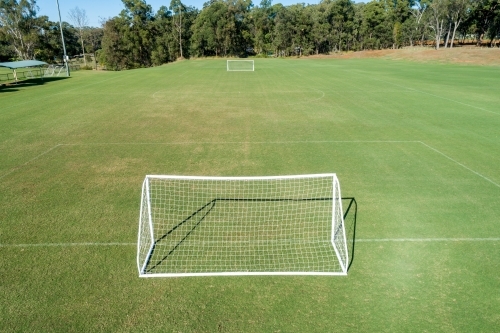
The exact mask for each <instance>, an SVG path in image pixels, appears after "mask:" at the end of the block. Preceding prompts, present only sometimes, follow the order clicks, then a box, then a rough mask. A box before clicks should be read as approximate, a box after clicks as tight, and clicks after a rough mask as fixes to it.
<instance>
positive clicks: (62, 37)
mask: <svg viewBox="0 0 500 333" xmlns="http://www.w3.org/2000/svg"><path fill="white" fill-rule="evenodd" d="M56 3H57V12H58V13H59V28H60V29H61V40H62V45H63V51H64V63H65V64H66V75H67V76H69V64H68V56H67V55H66V45H65V44H64V35H63V28H62V23H61V10H60V9H59V0H56Z"/></svg>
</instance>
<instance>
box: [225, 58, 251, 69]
mask: <svg viewBox="0 0 500 333" xmlns="http://www.w3.org/2000/svg"><path fill="white" fill-rule="evenodd" d="M254 69H255V66H254V62H253V60H228V61H227V71H228V72H253V71H254Z"/></svg>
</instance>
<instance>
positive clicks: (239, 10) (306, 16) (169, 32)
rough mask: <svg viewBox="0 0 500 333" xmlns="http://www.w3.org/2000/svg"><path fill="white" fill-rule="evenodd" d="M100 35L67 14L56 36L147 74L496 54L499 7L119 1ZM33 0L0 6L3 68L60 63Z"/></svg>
mask: <svg viewBox="0 0 500 333" xmlns="http://www.w3.org/2000/svg"><path fill="white" fill-rule="evenodd" d="M122 2H123V5H124V8H123V10H122V11H121V13H119V15H117V16H115V17H113V18H109V19H107V20H104V21H103V22H102V25H101V27H88V26H87V25H86V22H87V20H86V16H85V11H84V10H80V9H79V8H78V7H77V8H75V9H74V10H72V12H71V13H70V14H72V15H70V17H71V18H72V20H71V21H72V22H71V23H67V22H63V23H62V29H63V33H64V40H65V45H66V49H67V53H68V54H69V55H72V56H79V55H81V54H85V52H87V53H90V54H96V58H97V59H98V61H99V62H100V64H101V65H103V66H105V67H106V68H107V69H112V70H121V69H128V68H138V67H149V66H155V65H161V64H163V63H166V62H170V61H175V60H176V59H179V58H190V57H210V56H221V57H247V56H260V57H268V56H275V57H287V56H304V55H312V54H330V53H333V52H344V51H361V50H375V49H385V48H401V47H406V46H426V47H434V48H437V49H438V48H442V47H444V48H447V47H449V48H451V47H456V46H457V44H463V43H464V41H465V40H467V41H473V42H474V44H476V45H484V46H488V47H495V46H498V44H499V43H500V41H499V40H498V39H499V38H500V0H373V1H369V2H367V3H354V2H353V1H351V0H322V1H320V3H319V4H312V5H306V4H304V3H299V4H295V5H291V6H283V5H282V4H280V3H277V4H272V2H271V0H262V1H261V2H260V3H259V4H254V3H253V2H252V1H251V0H210V1H208V2H206V3H205V4H204V6H203V8H202V9H201V10H200V9H197V8H194V7H192V6H188V5H185V4H183V3H182V2H181V1H180V0H171V2H170V4H169V5H168V6H166V5H165V6H162V7H161V8H160V9H159V10H158V11H157V12H156V13H155V12H153V10H152V7H151V6H150V5H148V4H147V2H146V0H122ZM37 10H38V7H37V5H36V0H0V61H2V60H3V61H5V60H16V59H17V60H20V59H34V58H36V59H39V60H45V61H47V62H55V61H61V60H60V59H62V43H61V35H60V31H59V22H57V23H56V22H51V21H50V20H49V19H48V17H46V16H38V15H37Z"/></svg>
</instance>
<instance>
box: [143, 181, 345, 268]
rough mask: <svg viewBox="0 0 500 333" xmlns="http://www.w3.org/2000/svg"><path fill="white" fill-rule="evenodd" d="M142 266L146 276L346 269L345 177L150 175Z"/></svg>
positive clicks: (145, 194) (146, 186)
mask: <svg viewBox="0 0 500 333" xmlns="http://www.w3.org/2000/svg"><path fill="white" fill-rule="evenodd" d="M137 266H138V270H139V276H141V277H175V276H213V275H346V274H347V266H348V251H347V243H346V235H345V227H344V221H343V213H342V201H341V196H340V186H339V181H338V179H337V176H336V175H335V174H320V175H299V176H276V177H196V176H146V178H145V180H144V182H143V186H142V199H141V209H140V218H139V235H138V245H137Z"/></svg>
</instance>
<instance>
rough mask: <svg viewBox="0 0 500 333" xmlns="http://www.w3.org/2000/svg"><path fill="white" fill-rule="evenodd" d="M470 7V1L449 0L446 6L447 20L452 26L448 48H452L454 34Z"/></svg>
mask: <svg viewBox="0 0 500 333" xmlns="http://www.w3.org/2000/svg"><path fill="white" fill-rule="evenodd" d="M471 5H472V1H471V0H450V2H449V5H448V12H449V18H450V20H451V22H452V24H453V34H452V36H451V42H450V48H453V43H454V41H455V34H456V32H457V29H458V27H459V26H460V24H461V23H462V22H463V21H464V20H465V19H466V18H467V14H468V13H469V12H470V9H471Z"/></svg>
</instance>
